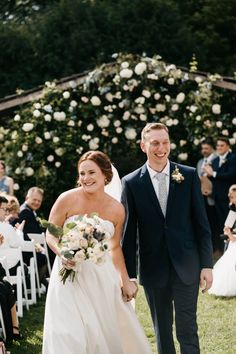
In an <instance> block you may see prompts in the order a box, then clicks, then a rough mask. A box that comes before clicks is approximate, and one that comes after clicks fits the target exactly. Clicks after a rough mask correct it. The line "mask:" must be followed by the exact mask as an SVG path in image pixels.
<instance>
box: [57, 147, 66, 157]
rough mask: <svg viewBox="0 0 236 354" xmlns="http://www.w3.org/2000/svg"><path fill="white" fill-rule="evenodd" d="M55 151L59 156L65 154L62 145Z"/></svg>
mask: <svg viewBox="0 0 236 354" xmlns="http://www.w3.org/2000/svg"><path fill="white" fill-rule="evenodd" d="M55 153H56V154H57V156H62V155H64V153H65V151H64V149H63V148H61V147H60V148H57V149H56V150H55Z"/></svg>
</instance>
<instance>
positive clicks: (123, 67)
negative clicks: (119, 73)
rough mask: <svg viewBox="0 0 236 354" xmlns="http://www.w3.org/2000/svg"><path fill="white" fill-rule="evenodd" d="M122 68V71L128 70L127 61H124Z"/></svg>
mask: <svg viewBox="0 0 236 354" xmlns="http://www.w3.org/2000/svg"><path fill="white" fill-rule="evenodd" d="M121 67H122V69H127V68H128V67H129V63H128V62H127V61H123V63H121Z"/></svg>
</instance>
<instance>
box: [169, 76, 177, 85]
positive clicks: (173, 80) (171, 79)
mask: <svg viewBox="0 0 236 354" xmlns="http://www.w3.org/2000/svg"><path fill="white" fill-rule="evenodd" d="M174 83H175V79H174V78H173V77H169V79H168V80H167V84H168V85H174Z"/></svg>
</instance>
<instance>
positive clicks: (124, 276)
mask: <svg viewBox="0 0 236 354" xmlns="http://www.w3.org/2000/svg"><path fill="white" fill-rule="evenodd" d="M78 169H79V184H80V187H79V188H75V189H72V190H69V191H66V192H64V193H63V194H61V195H60V196H59V198H58V199H57V201H56V202H55V204H54V206H53V207H52V210H51V213H50V217H49V221H50V222H51V223H53V224H56V225H58V226H63V225H65V224H67V223H69V222H71V221H73V220H75V218H76V217H77V216H78V215H85V214H87V215H90V214H91V213H94V212H96V213H97V214H98V215H99V218H100V219H101V220H103V221H104V222H106V223H109V225H110V230H112V237H111V238H110V250H111V252H110V255H109V256H108V257H107V260H106V262H105V263H104V264H102V265H97V264H94V263H93V262H92V261H90V260H86V261H83V262H82V263H80V265H81V267H80V269H79V270H78V271H77V272H76V276H75V279H74V281H72V280H69V279H67V280H66V282H65V283H63V282H62V281H61V278H60V275H59V271H60V269H61V268H62V267H64V268H66V269H71V268H72V267H73V266H74V265H75V263H74V261H73V260H71V259H70V260H69V259H67V258H65V257H63V256H62V255H61V254H60V251H59V249H58V247H57V242H58V239H57V238H55V237H54V236H53V235H52V234H50V233H49V232H47V236H46V237H47V243H48V245H49V246H50V248H51V249H52V250H53V251H54V252H55V253H56V255H57V257H56V259H55V262H54V266H53V271H52V275H51V279H50V283H49V289H48V294H47V300H46V309H45V323H44V338H43V354H65V353H66V354H130V353H135V354H151V353H152V351H151V349H150V345H149V343H148V340H147V338H146V337H145V334H144V332H143V329H142V328H141V326H140V324H139V322H138V320H137V317H136V315H135V313H134V310H133V308H132V306H131V304H130V300H132V298H134V297H135V296H136V294H137V290H138V289H137V285H136V283H135V282H133V281H131V280H130V279H129V276H128V273H127V270H126V267H125V262H124V258H123V253H122V250H121V247H120V237H121V232H122V228H123V223H124V219H125V212H124V208H123V206H122V205H121V204H120V203H119V202H118V201H117V200H115V199H114V198H113V197H111V196H110V195H108V194H107V193H106V192H105V191H104V186H105V185H107V184H109V182H110V181H111V180H112V175H113V173H112V166H111V163H110V160H109V158H108V157H107V156H106V155H105V154H104V153H102V152H100V151H89V152H87V153H85V154H84V155H83V156H82V157H81V159H80V160H79V163H78ZM77 219H78V218H77ZM77 219H76V220H77ZM121 288H122V290H121Z"/></svg>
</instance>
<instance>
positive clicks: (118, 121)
mask: <svg viewBox="0 0 236 354" xmlns="http://www.w3.org/2000/svg"><path fill="white" fill-rule="evenodd" d="M113 124H114V127H119V126H120V125H121V121H120V120H115V122H114V123H113Z"/></svg>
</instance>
